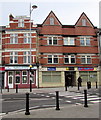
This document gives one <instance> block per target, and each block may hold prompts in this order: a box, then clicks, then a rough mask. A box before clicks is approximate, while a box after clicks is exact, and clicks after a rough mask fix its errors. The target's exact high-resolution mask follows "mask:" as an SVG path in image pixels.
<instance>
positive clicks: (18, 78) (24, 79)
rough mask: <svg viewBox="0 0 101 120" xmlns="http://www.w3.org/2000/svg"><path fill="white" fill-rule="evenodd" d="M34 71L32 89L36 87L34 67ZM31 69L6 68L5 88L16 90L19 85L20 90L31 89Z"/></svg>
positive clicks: (34, 68)
mask: <svg viewBox="0 0 101 120" xmlns="http://www.w3.org/2000/svg"><path fill="white" fill-rule="evenodd" d="M31 69H32V71H33V72H32V73H33V74H32V75H31V77H32V79H31V80H32V87H33V88H35V87H36V70H37V67H36V66H34V67H32V68H31ZM29 70H30V68H29V67H25V66H20V67H18V66H11V67H10V66H9V67H5V88H7V87H9V88H15V87H16V85H18V87H19V88H29V87H30V71H29Z"/></svg>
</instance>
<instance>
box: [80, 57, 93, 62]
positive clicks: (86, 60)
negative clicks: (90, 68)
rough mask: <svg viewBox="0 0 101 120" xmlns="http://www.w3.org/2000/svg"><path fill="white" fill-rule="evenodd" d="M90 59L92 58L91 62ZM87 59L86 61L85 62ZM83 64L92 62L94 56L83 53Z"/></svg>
mask: <svg viewBox="0 0 101 120" xmlns="http://www.w3.org/2000/svg"><path fill="white" fill-rule="evenodd" d="M88 59H90V62H88ZM83 61H85V62H83ZM81 64H92V58H91V56H90V55H82V56H81Z"/></svg>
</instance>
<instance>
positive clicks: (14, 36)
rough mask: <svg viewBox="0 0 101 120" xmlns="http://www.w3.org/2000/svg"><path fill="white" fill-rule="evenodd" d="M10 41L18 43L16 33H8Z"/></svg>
mask: <svg viewBox="0 0 101 120" xmlns="http://www.w3.org/2000/svg"><path fill="white" fill-rule="evenodd" d="M10 43H11V44H17V43H18V34H10Z"/></svg>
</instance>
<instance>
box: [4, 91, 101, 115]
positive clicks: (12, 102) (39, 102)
mask: <svg viewBox="0 0 101 120" xmlns="http://www.w3.org/2000/svg"><path fill="white" fill-rule="evenodd" d="M99 96H100V95H99V90H94V91H92V90H89V91H88V104H94V103H98V101H99ZM100 97H101V96H100ZM100 100H101V99H100ZM29 103H30V105H29V107H30V109H40V108H44V107H55V106H56V95H55V93H30V95H29ZM59 103H60V107H61V106H62V105H71V104H72V105H79V104H82V105H84V93H83V92H69V93H67V92H63V93H59ZM25 109H26V94H19V93H17V94H9V95H7V94H6V95H2V112H3V113H9V112H13V111H25Z"/></svg>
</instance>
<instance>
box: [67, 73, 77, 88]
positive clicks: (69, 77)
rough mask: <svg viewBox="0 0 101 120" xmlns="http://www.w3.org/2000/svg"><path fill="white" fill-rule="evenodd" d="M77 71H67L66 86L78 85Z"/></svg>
mask: <svg viewBox="0 0 101 120" xmlns="http://www.w3.org/2000/svg"><path fill="white" fill-rule="evenodd" d="M75 76H76V73H75V72H74V71H66V72H65V86H68V87H69V86H75V85H76V80H75V79H76V77H75Z"/></svg>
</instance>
